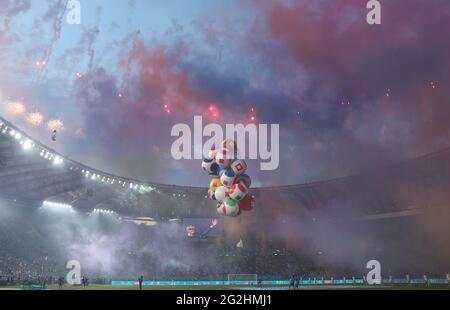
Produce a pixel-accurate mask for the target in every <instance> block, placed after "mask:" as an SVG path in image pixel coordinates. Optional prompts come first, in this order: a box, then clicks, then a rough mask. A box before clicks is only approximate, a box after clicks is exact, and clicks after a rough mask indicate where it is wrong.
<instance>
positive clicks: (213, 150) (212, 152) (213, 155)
mask: <svg viewBox="0 0 450 310" xmlns="http://www.w3.org/2000/svg"><path fill="white" fill-rule="evenodd" d="M216 154H217V150H216V146H215V145H213V146H211V149H210V150H209V152H208V157H209V158H211V159H213V160H215V159H216Z"/></svg>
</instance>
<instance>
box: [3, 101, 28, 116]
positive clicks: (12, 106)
mask: <svg viewBox="0 0 450 310" xmlns="http://www.w3.org/2000/svg"><path fill="white" fill-rule="evenodd" d="M25 112H26V109H25V105H24V104H23V102H20V101H10V102H7V103H6V113H7V114H9V115H11V116H22V115H24V114H25Z"/></svg>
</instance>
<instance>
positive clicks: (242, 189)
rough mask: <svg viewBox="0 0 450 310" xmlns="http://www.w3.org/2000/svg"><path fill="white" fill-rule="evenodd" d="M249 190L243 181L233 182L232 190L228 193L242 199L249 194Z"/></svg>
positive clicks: (232, 196)
mask: <svg viewBox="0 0 450 310" xmlns="http://www.w3.org/2000/svg"><path fill="white" fill-rule="evenodd" d="M247 190H248V189H247V186H245V184H244V183H243V182H241V183H237V184H233V185H231V187H230V192H229V193H228V195H229V196H230V198H232V199H234V200H237V201H239V200H242V199H243V198H244V197H245V195H247Z"/></svg>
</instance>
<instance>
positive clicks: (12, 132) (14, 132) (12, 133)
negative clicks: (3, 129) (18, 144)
mask: <svg viewBox="0 0 450 310" xmlns="http://www.w3.org/2000/svg"><path fill="white" fill-rule="evenodd" d="M9 134H10V135H11V136H12V137H14V135H15V134H16V131H15V130H14V129H12V130H11V131H10V132H9Z"/></svg>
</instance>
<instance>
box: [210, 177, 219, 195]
mask: <svg viewBox="0 0 450 310" xmlns="http://www.w3.org/2000/svg"><path fill="white" fill-rule="evenodd" d="M219 186H222V182H220V178H217V177H214V178H212V180H211V182H210V183H209V189H210V190H212V191H213V192H215V191H216V189H217V188H218V187H219Z"/></svg>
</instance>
